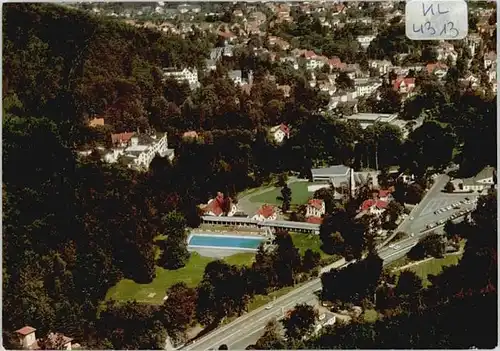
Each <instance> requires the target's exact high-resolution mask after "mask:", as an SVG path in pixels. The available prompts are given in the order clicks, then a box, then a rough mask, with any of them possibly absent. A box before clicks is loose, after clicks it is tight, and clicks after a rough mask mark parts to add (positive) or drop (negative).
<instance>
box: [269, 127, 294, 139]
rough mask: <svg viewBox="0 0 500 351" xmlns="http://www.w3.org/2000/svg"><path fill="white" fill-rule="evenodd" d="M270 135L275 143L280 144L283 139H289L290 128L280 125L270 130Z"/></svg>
mask: <svg viewBox="0 0 500 351" xmlns="http://www.w3.org/2000/svg"><path fill="white" fill-rule="evenodd" d="M271 134H272V135H273V137H274V140H275V141H276V142H277V143H282V142H283V140H284V139H285V138H287V139H288V138H289V137H290V128H289V127H288V126H287V125H285V124H283V123H281V124H280V125H277V126H275V127H272V128H271Z"/></svg>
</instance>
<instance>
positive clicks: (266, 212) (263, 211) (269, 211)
mask: <svg viewBox="0 0 500 351" xmlns="http://www.w3.org/2000/svg"><path fill="white" fill-rule="evenodd" d="M274 212H275V211H274V206H271V205H263V206H262V207H261V208H259V210H258V211H257V214H259V215H261V216H262V217H264V218H269V217H271V216H272V215H274Z"/></svg>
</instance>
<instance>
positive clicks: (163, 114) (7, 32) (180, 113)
mask: <svg viewBox="0 0 500 351" xmlns="http://www.w3.org/2000/svg"><path fill="white" fill-rule="evenodd" d="M3 21H4V30H3V43H4V50H3V53H4V55H3V68H4V69H3V72H4V75H3V97H2V98H3V120H2V126H3V144H2V146H3V165H4V172H3V182H2V185H3V188H2V190H3V192H2V194H3V268H4V269H3V272H2V274H3V288H4V289H3V292H4V293H3V325H4V326H5V327H4V329H3V330H2V333H3V337H4V345H6V346H7V345H10V346H12V345H14V344H15V342H16V341H15V339H14V338H13V337H14V336H13V334H12V332H13V331H14V330H16V329H18V328H20V327H23V326H24V325H32V326H36V328H37V333H39V335H46V334H47V333H49V332H51V331H59V332H62V333H65V334H66V335H71V337H73V338H75V339H76V340H79V341H80V343H81V344H82V345H85V346H86V347H88V348H96V349H107V348H108V349H109V348H115V349H120V348H127V349H134V348H159V347H160V346H159V345H162V342H164V339H165V336H166V334H167V332H168V333H169V334H170V335H175V334H176V333H179V334H182V333H183V332H184V331H185V327H187V326H188V325H189V324H190V323H191V322H192V321H193V320H194V318H196V319H197V320H199V321H202V322H203V323H204V324H210V323H214V322H218V320H220V319H221V318H223V317H225V314H226V313H227V314H238V313H240V312H241V311H242V310H244V308H245V303H244V302H245V301H246V300H245V299H248V297H249V296H251V295H252V294H255V293H263V292H266V291H270V290H272V289H276V288H278V287H280V286H287V285H293V284H294V283H295V281H296V278H297V276H298V275H301V274H313V271H314V267H316V266H317V264H318V262H317V261H318V260H317V258H315V257H312V256H311V254H309V256H308V257H307V258H306V257H305V256H304V257H300V255H298V254H297V252H296V251H294V250H293V247H291V246H290V240H289V235H288V234H287V233H283V235H282V236H278V239H277V240H278V243H279V245H278V249H277V252H276V253H275V255H272V256H271V257H266V256H265V255H261V256H262V257H261V258H259V259H257V260H256V265H255V266H254V267H252V268H251V269H249V270H248V272H246V271H243V270H240V269H236V268H235V267H231V266H227V265H224V264H223V263H221V262H214V263H212V264H211V265H209V266H207V269H206V271H205V276H204V279H203V281H202V283H200V286H198V287H197V288H196V289H192V288H187V287H185V286H182V285H180V286H176V287H175V289H174V290H173V292H172V293H171V295H173V296H176V295H177V296H178V297H179V300H182V299H185V305H183V306H186V308H190V310H191V311H192V314H191V315H190V317H189V319H188V320H183V321H181V320H180V318H181V317H182V315H183V314H182V313H180V312H179V311H178V310H177V311H176V307H178V306H176V305H171V304H166V305H162V306H148V305H142V304H138V303H135V302H130V303H127V304H117V303H114V302H106V303H105V302H103V299H104V296H105V294H106V292H107V290H108V289H109V288H110V287H111V286H113V285H114V284H116V282H118V281H119V280H121V279H122V278H128V279H132V280H134V281H136V282H139V283H147V282H150V281H152V279H154V277H155V274H156V273H155V267H156V265H157V264H158V262H157V260H156V258H155V254H154V253H155V247H154V242H153V239H154V237H155V236H157V234H159V233H165V232H168V231H169V230H170V232H169V233H170V234H172V233H173V231H172V226H169V224H171V223H172V221H175V223H177V225H179V228H183V227H184V226H188V227H197V226H198V225H199V213H198V208H197V205H198V204H200V203H205V202H206V201H207V200H208V199H209V198H210V197H211V196H213V195H214V194H215V193H216V192H217V191H223V192H225V193H226V194H229V195H230V196H234V195H236V194H237V193H238V192H239V191H242V190H244V189H247V188H250V187H253V186H258V185H260V184H262V182H264V181H266V180H269V179H270V178H271V177H272V175H273V174H277V173H282V172H289V171H296V172H300V173H302V174H303V175H305V176H307V175H308V173H309V170H310V168H311V167H312V166H316V165H320V164H327V163H330V164H336V163H344V164H346V165H350V166H353V167H356V168H361V167H366V166H367V165H370V164H371V165H373V164H375V157H376V156H375V152H374V150H375V145H377V150H378V153H379V155H378V163H379V165H380V167H381V168H388V167H389V166H399V167H400V170H401V171H406V170H408V171H410V172H413V173H415V174H417V175H419V177H421V178H425V177H426V176H427V175H429V174H430V173H431V172H435V171H436V170H440V169H443V168H445V167H446V165H447V164H448V163H449V162H450V161H452V160H453V158H454V157H455V161H456V162H458V163H460V164H461V166H462V168H463V169H464V170H466V171H469V172H470V173H473V172H475V171H476V170H477V169H480V168H482V167H483V166H484V165H487V164H495V160H496V149H497V148H496V134H495V131H496V119H495V118H494V117H495V116H496V104H495V100H496V97H494V96H493V95H491V94H490V95H477V94H476V93H475V92H473V91H469V90H467V91H465V92H463V93H460V94H459V95H456V94H454V93H455V91H452V90H451V89H449V87H450V85H449V84H448V85H446V84H445V85H443V84H441V83H440V82H438V81H436V80H435V79H433V78H432V77H429V76H422V77H419V81H418V83H417V84H418V85H419V89H420V91H421V92H422V93H421V94H419V95H418V99H420V100H418V101H419V103H425V104H429V105H431V106H434V107H433V109H432V110H431V111H428V112H427V113H428V117H427V119H426V122H425V123H424V125H423V126H422V127H420V128H418V129H416V130H415V131H413V132H411V133H410V134H409V136H408V138H407V139H406V140H404V139H403V137H402V132H401V130H399V129H398V128H396V127H392V126H389V125H384V124H381V125H375V126H373V127H370V128H367V129H365V130H363V129H361V127H360V126H359V125H357V124H353V123H345V122H343V121H339V120H338V119H335V118H331V117H327V116H324V115H321V114H319V113H318V112H317V111H318V109H319V107H321V106H323V105H324V104H325V100H324V98H323V97H322V96H321V94H320V93H319V91H318V90H317V89H312V88H310V87H309V85H308V84H307V81H306V80H305V77H301V76H299V77H297V79H295V78H294V81H293V82H291V83H292V85H293V89H292V93H291V96H290V97H289V98H285V97H284V96H283V93H282V92H281V91H280V90H278V89H277V88H276V84H274V83H272V82H270V81H269V80H268V79H267V75H268V72H267V69H266V67H269V69H273V67H272V65H270V64H269V63H265V64H262V65H261V62H260V61H259V62H254V64H255V65H257V67H256V72H255V83H254V85H253V86H252V90H251V93H250V95H248V94H246V93H244V92H242V91H240V90H239V89H238V88H237V87H236V86H234V84H233V83H232V82H231V81H230V80H229V79H228V78H227V75H226V70H225V68H224V67H218V70H217V71H216V72H214V73H212V74H210V75H207V76H206V77H204V78H203V79H202V80H201V83H202V84H201V88H200V89H198V90H196V91H193V92H191V91H190V90H189V88H188V87H186V86H184V85H182V84H178V83H176V82H173V81H168V80H167V81H165V82H164V81H163V80H162V77H161V68H163V67H178V68H183V67H198V68H199V69H200V70H201V69H203V62H204V59H205V58H207V57H208V52H209V49H210V48H211V47H213V46H214V45H215V44H214V38H213V37H212V36H210V35H207V34H204V33H200V32H195V33H193V34H192V35H190V36H188V37H185V38H182V37H181V36H178V35H171V34H162V33H159V32H155V31H153V30H148V29H140V28H135V27H132V26H129V25H126V24H124V23H122V22H119V21H117V20H112V19H103V18H97V17H93V16H91V15H88V14H86V13H84V12H80V11H77V10H73V9H68V8H66V7H62V6H57V5H50V4H8V5H5V6H4V11H3ZM245 55H246V56H245ZM245 58H248V52H246V51H243V52H242V53H241V57H238V58H237V59H238V60H241V61H240V62H244V61H245V60H246V59H245ZM436 92H437V93H436ZM411 106H413V107H415V104H413V105H411ZM420 112H421V111H416V112H415V111H414V110H412V111H411V113H408V115H409V116H417V115H418V114H419V113H420ZM96 115H105V116H106V121H107V122H106V123H107V124H109V125H108V126H106V127H105V128H103V129H100V130H96V129H91V128H89V127H87V121H88V119H89V118H91V117H93V116H96ZM281 122H283V123H287V124H289V125H290V127H291V131H292V135H291V137H290V139H289V140H287V141H286V142H285V143H284V144H283V145H277V144H276V143H274V142H273V141H271V140H270V139H269V138H268V135H267V128H268V127H269V126H272V125H275V124H278V123H281ZM150 127H152V128H155V129H156V130H158V131H164V132H168V134H169V142H170V143H171V144H172V146H173V147H174V148H175V149H176V154H177V157H176V159H175V160H174V162H173V163H172V164H171V163H169V162H168V161H166V160H164V159H155V160H154V161H153V163H152V164H151V166H150V170H149V171H148V172H146V173H135V172H132V171H130V170H128V169H126V168H124V167H121V166H116V165H108V164H105V163H103V162H102V161H101V160H100V159H99V157H98V155H97V154H95V153H94V154H92V155H91V156H90V157H88V158H86V159H82V158H80V157H78V156H77V153H76V151H77V150H79V149H80V148H82V147H95V146H96V145H98V144H99V143H102V142H105V141H107V140H109V137H110V134H111V133H112V132H124V131H135V130H137V129H138V128H139V129H142V130H144V129H146V128H150ZM188 130H196V131H198V132H199V133H200V134H201V135H202V138H200V140H198V141H191V142H187V141H183V140H182V138H181V135H182V133H183V132H185V131H188ZM443 136H447V137H446V138H443ZM437 150H439V152H436V151H437ZM477 150H481V152H480V153H478V152H477ZM175 228H177V229H178V227H175ZM174 236H175V233H174V234H173V235H172V237H174ZM292 246H293V245H292ZM358 247H359V246H358ZM168 248H169V247H168V241H167V248H166V249H168ZM280 250H281V251H280ZM178 259H179V260H180V261H182V252H181V253H180V254H179V256H178ZM174 266H175V265H174ZM280 267H281V268H280ZM283 267H285V268H283ZM290 267H294V268H293V269H290ZM217 271H224V272H225V274H224V279H222V281H218V280H217V279H220V277H219V276H217V275H216V274H214V273H213V272H217ZM278 273H279V274H278ZM235 282H245V283H244V284H243V283H242V284H241V286H242V287H243V288H242V291H235V292H234V294H236V295H231V296H227V289H224V286H227V285H226V284H232V285H231V286H234V283H235ZM263 282H266V284H267V285H264V284H262V283H263ZM495 286H496V285H495ZM257 287H259V288H260V289H264V290H261V291H258V289H257ZM266 289H267V290H266ZM200 292H201V294H200ZM200 296H201V297H202V298H200ZM203 298H206V300H203ZM172 301H175V300H172ZM193 301H194V302H193ZM236 301H241V304H239V303H236ZM218 303H220V304H218ZM189 306H191V307H189ZM221 311H225V312H221ZM178 326H180V329H175V328H179V327H178ZM346 343H347V341H346ZM347 345H350V344H348V343H347ZM332 347H333V346H332Z"/></svg>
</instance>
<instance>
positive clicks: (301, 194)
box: [250, 182, 312, 205]
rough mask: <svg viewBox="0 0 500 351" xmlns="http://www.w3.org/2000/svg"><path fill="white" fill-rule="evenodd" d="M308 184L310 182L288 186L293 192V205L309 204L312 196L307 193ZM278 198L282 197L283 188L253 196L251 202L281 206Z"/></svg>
mask: <svg viewBox="0 0 500 351" xmlns="http://www.w3.org/2000/svg"><path fill="white" fill-rule="evenodd" d="M308 184H309V183H308V182H294V183H291V184H289V185H288V186H289V187H290V189H291V190H292V204H294V205H302V204H305V203H306V202H307V200H308V199H309V197H310V196H311V195H312V194H310V193H309V192H308V191H307V185H308ZM278 196H281V188H275V189H270V190H269V191H266V192H265V193H262V194H259V195H255V196H252V197H250V201H251V202H259V203H266V204H271V205H272V204H275V205H279V204H281V201H279V200H277V199H276V197H278Z"/></svg>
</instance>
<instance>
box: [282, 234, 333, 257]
mask: <svg viewBox="0 0 500 351" xmlns="http://www.w3.org/2000/svg"><path fill="white" fill-rule="evenodd" d="M290 236H291V237H292V241H293V244H294V245H295V247H297V248H298V249H299V251H300V254H301V255H303V254H304V252H305V251H306V250H307V249H311V250H313V251H317V252H319V253H320V254H321V258H327V257H330V255H328V254H327V253H325V252H323V250H321V239H320V238H319V235H312V234H305V233H290Z"/></svg>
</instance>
